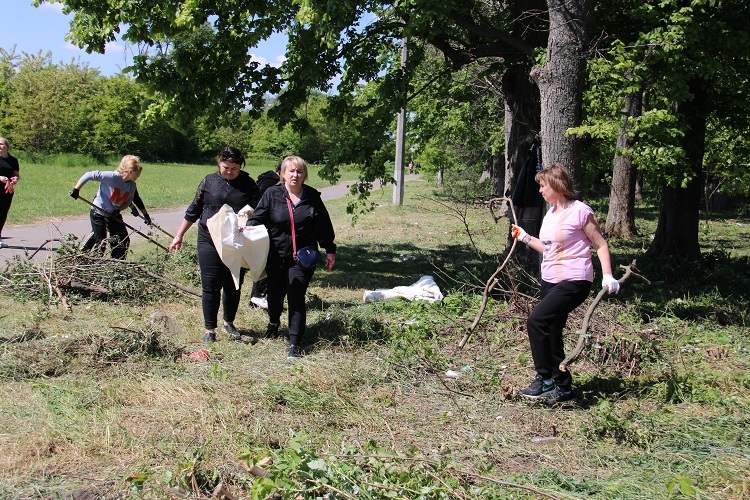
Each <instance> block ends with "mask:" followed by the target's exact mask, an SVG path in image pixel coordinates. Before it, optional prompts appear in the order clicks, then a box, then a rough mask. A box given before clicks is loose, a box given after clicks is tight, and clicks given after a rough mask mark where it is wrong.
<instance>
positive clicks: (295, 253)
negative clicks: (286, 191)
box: [286, 197, 297, 258]
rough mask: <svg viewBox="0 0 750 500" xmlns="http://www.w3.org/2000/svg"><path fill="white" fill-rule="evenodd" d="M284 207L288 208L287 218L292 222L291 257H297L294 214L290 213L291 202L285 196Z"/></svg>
mask: <svg viewBox="0 0 750 500" xmlns="http://www.w3.org/2000/svg"><path fill="white" fill-rule="evenodd" d="M286 207H287V208H288V209H289V220H290V221H291V222H292V251H294V254H293V255H292V257H295V258H296V257H297V235H296V234H295V233H294V214H293V213H292V202H291V200H290V199H289V198H288V197H287V199H286Z"/></svg>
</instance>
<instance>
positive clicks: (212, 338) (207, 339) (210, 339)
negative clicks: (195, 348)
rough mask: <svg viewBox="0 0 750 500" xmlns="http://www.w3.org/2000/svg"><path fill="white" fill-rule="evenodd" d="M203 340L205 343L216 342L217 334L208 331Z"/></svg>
mask: <svg viewBox="0 0 750 500" xmlns="http://www.w3.org/2000/svg"><path fill="white" fill-rule="evenodd" d="M201 342H203V343H204V344H211V343H213V342H216V334H215V333H214V332H206V334H205V335H204V336H203V338H202V339H201Z"/></svg>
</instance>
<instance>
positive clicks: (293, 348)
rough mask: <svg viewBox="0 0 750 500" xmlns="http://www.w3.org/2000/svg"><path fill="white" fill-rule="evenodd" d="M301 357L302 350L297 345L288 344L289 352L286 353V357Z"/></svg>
mask: <svg viewBox="0 0 750 500" xmlns="http://www.w3.org/2000/svg"><path fill="white" fill-rule="evenodd" d="M301 357H302V351H301V350H300V348H299V346H298V345H294V344H292V345H290V346H289V354H287V356H286V359H297V358H301Z"/></svg>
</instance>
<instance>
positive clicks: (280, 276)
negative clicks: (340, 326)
mask: <svg viewBox="0 0 750 500" xmlns="http://www.w3.org/2000/svg"><path fill="white" fill-rule="evenodd" d="M313 273H315V268H312V269H302V268H301V267H300V266H299V265H298V264H297V262H296V261H295V260H294V259H293V258H292V257H287V258H285V259H282V258H281V257H279V255H278V253H277V252H276V251H275V250H273V249H272V250H271V252H269V255H268V262H267V263H266V274H267V275H268V320H269V322H270V323H275V324H277V325H278V324H279V321H280V319H281V313H282V311H283V308H284V297H286V300H287V306H288V314H289V343H290V344H293V345H298V346H302V345H303V344H302V342H303V341H304V337H305V328H306V322H307V304H306V303H305V295H306V294H307V287H308V285H309V284H310V280H312V277H313Z"/></svg>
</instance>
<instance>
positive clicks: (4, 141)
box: [0, 137, 10, 149]
mask: <svg viewBox="0 0 750 500" xmlns="http://www.w3.org/2000/svg"><path fill="white" fill-rule="evenodd" d="M0 142H2V143H3V144H5V145H6V146H8V149H10V141H9V140H8V139H6V138H5V137H0Z"/></svg>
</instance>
